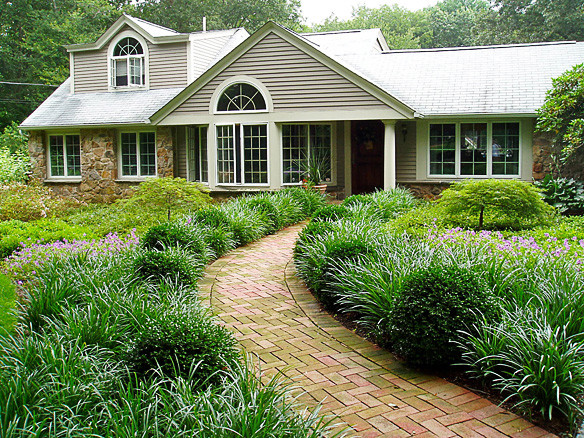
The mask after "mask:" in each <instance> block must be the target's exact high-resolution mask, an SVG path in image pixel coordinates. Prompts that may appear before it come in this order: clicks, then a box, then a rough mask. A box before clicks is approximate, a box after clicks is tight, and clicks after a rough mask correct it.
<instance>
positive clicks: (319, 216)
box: [312, 205, 351, 222]
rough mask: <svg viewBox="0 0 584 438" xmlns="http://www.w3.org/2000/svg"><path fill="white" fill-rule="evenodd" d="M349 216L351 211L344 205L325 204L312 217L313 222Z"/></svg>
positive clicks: (333, 220)
mask: <svg viewBox="0 0 584 438" xmlns="http://www.w3.org/2000/svg"><path fill="white" fill-rule="evenodd" d="M350 216H351V211H350V210H349V209H348V208H347V207H345V206H344V205H325V206H324V207H321V208H319V209H318V210H317V211H316V212H315V213H314V216H313V218H312V220H313V221H314V222H323V221H329V222H335V221H338V220H341V219H345V218H348V217H350Z"/></svg>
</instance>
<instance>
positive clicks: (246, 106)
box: [217, 82, 267, 111]
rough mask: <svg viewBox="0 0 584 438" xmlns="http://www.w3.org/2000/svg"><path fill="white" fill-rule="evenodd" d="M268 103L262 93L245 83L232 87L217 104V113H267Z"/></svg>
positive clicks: (222, 95) (228, 88)
mask: <svg viewBox="0 0 584 438" xmlns="http://www.w3.org/2000/svg"><path fill="white" fill-rule="evenodd" d="M266 109H267V107H266V101H265V99H264V96H262V93H260V91H259V90H258V89H257V88H256V87H254V86H253V85H251V84H247V83H245V82H241V83H237V84H233V85H230V86H229V87H227V89H226V90H225V91H224V92H223V93H222V94H221V96H220V97H219V100H218V102H217V111H265V110H266Z"/></svg>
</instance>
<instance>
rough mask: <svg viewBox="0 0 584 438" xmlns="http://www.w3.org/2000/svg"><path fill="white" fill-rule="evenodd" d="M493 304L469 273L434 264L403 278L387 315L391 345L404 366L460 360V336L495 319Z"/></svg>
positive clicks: (477, 278) (479, 283)
mask: <svg viewBox="0 0 584 438" xmlns="http://www.w3.org/2000/svg"><path fill="white" fill-rule="evenodd" d="M498 312H499V305H498V304H497V302H496V299H495V297H494V295H493V294H492V292H491V291H490V290H489V289H488V287H487V285H486V284H485V282H484V281H483V280H481V279H480V278H479V277H478V276H477V275H476V274H475V273H473V272H471V271H469V270H467V269H462V268H458V267H454V266H440V265H434V266H431V267H429V268H428V269H426V270H420V271H418V272H416V273H413V274H412V275H410V276H409V277H408V278H406V279H405V280H404V282H403V284H402V289H401V292H400V294H399V296H398V298H397V300H396V302H395V304H394V308H393V310H392V312H391V321H390V330H391V334H390V336H391V343H392V345H393V348H394V350H395V351H396V352H397V353H398V354H400V355H401V356H403V357H404V358H405V359H406V360H407V361H408V362H410V363H412V364H414V365H419V366H441V365H448V364H452V363H453V362H456V361H457V360H459V359H460V357H461V352H460V348H459V347H458V345H457V344H455V343H454V342H455V341H458V340H459V339H460V336H461V335H460V331H461V330H464V329H467V328H468V327H472V325H473V324H474V323H478V322H479V321H481V319H482V318H484V319H485V320H487V321H490V320H492V319H493V318H495V317H496V315H497V314H498Z"/></svg>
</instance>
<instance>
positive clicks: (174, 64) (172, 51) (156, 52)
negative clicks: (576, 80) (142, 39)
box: [148, 43, 187, 90]
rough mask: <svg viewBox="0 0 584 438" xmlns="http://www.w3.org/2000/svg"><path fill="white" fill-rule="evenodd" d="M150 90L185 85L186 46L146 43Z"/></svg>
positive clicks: (183, 44) (180, 44) (184, 44)
mask: <svg viewBox="0 0 584 438" xmlns="http://www.w3.org/2000/svg"><path fill="white" fill-rule="evenodd" d="M148 52H149V60H148V61H149V68H150V69H149V75H150V89H151V90H155V89H159V88H174V87H185V86H186V85H187V44H186V43H176V44H159V45H158V44H151V43H148Z"/></svg>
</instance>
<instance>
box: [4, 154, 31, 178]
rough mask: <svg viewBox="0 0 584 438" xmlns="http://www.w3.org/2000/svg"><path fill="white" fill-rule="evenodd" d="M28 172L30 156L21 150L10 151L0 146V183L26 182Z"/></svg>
mask: <svg viewBox="0 0 584 438" xmlns="http://www.w3.org/2000/svg"><path fill="white" fill-rule="evenodd" d="M29 174H30V158H29V157H28V155H25V154H23V153H22V152H14V153H10V152H9V151H8V150H7V149H3V148H1V147H0V184H9V183H15V182H20V183H23V182H26V181H27V179H28V177H29Z"/></svg>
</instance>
